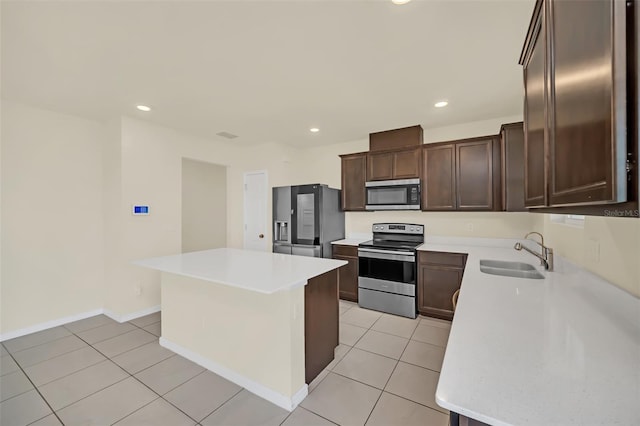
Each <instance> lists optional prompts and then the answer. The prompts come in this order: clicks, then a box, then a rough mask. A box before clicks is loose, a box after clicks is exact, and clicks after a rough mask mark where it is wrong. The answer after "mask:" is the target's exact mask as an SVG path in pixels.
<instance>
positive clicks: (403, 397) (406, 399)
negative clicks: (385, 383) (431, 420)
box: [382, 390, 449, 416]
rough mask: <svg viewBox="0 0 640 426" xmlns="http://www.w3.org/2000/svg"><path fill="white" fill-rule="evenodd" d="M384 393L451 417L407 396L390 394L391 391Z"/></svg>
mask: <svg viewBox="0 0 640 426" xmlns="http://www.w3.org/2000/svg"><path fill="white" fill-rule="evenodd" d="M382 392H386V393H388V394H389V395H393V396H397V397H398V398H401V399H404V400H405V401H409V402H413V403H414V404H417V405H419V406H421V407H425V408H428V409H430V410H433V411H435V412H436V413H440V414H443V415H445V416H448V415H449V414H448V413H443V412H442V411H440V410H438V409H436V408H433V407H429V406H428V405H424V404H423V403H421V402H418V401H414V400H412V399H409V398H407V397H406V396H402V395H398V394H395V393H393V392H389V391H387V390H385V391H382ZM443 410H444V408H443Z"/></svg>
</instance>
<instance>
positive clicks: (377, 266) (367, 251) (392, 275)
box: [358, 248, 416, 286]
mask: <svg viewBox="0 0 640 426" xmlns="http://www.w3.org/2000/svg"><path fill="white" fill-rule="evenodd" d="M358 276H359V277H363V278H370V279H374V280H382V281H391V282H397V283H403V284H413V285H414V286H415V283H416V256H415V253H414V252H406V251H396V250H384V249H375V248H358Z"/></svg>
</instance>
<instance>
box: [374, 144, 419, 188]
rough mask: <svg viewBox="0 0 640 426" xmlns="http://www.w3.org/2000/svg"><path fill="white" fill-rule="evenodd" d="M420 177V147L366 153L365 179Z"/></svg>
mask: <svg viewBox="0 0 640 426" xmlns="http://www.w3.org/2000/svg"><path fill="white" fill-rule="evenodd" d="M418 177H420V148H409V149H401V150H394V151H385V152H369V154H368V155H367V181H374V180H390V179H411V178H418Z"/></svg>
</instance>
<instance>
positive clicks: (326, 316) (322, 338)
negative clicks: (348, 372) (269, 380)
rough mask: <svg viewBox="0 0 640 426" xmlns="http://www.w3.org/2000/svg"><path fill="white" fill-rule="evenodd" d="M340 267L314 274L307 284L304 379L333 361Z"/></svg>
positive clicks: (336, 333)
mask: <svg viewBox="0 0 640 426" xmlns="http://www.w3.org/2000/svg"><path fill="white" fill-rule="evenodd" d="M338 310H339V308H338V270H333V271H329V272H327V273H325V274H322V275H318V276H317V277H313V278H311V279H310V280H309V281H308V284H307V285H306V286H305V288H304V334H305V339H304V346H305V348H304V349H305V382H306V383H307V384H309V383H311V381H312V380H313V379H315V378H316V377H317V376H318V374H320V372H322V370H324V368H325V367H326V366H327V365H329V363H331V361H333V358H334V351H335V348H336V347H337V346H338Z"/></svg>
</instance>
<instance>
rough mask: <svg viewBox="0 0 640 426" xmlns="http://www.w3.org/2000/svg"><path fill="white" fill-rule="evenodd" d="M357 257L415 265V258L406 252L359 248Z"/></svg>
mask: <svg viewBox="0 0 640 426" xmlns="http://www.w3.org/2000/svg"><path fill="white" fill-rule="evenodd" d="M358 257H366V258H370V259H384V260H399V261H402V262H413V263H415V261H416V257H415V255H414V254H413V253H407V252H406V251H395V250H378V249H368V248H359V249H358Z"/></svg>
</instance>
